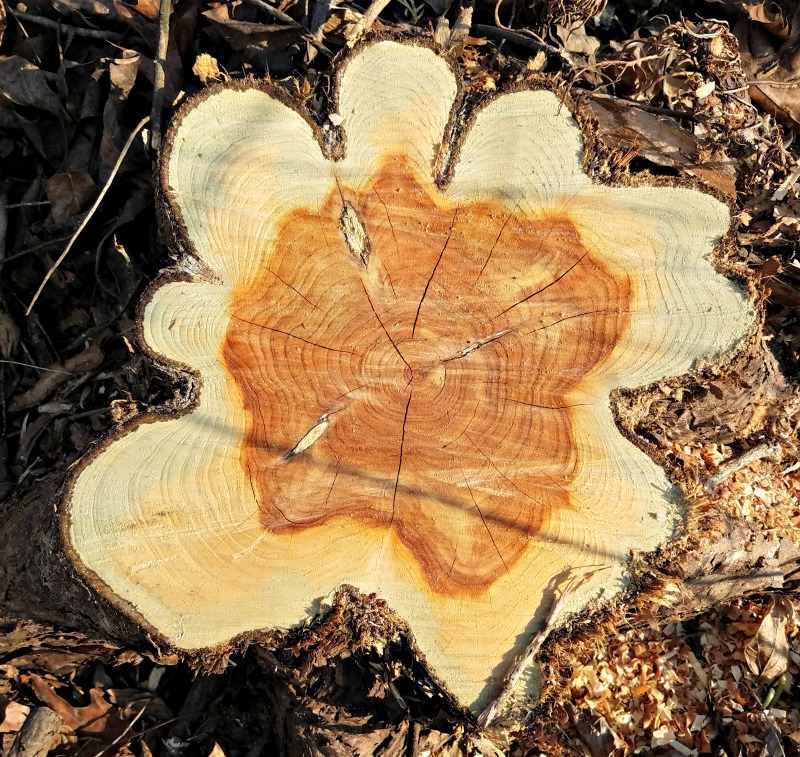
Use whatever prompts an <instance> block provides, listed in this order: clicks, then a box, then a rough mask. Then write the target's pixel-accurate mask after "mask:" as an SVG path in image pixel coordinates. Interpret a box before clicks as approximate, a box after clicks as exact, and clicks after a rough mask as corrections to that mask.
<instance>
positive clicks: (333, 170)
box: [63, 39, 757, 707]
mask: <svg viewBox="0 0 800 757" xmlns="http://www.w3.org/2000/svg"><path fill="white" fill-rule="evenodd" d="M460 102H461V92H460V87H459V74H458V71H456V70H455V69H454V67H453V66H452V65H451V64H450V63H449V62H447V61H446V60H445V59H444V58H442V57H440V56H439V55H437V54H436V52H435V51H434V50H433V49H431V48H429V47H428V46H426V45H424V44H412V43H408V42H406V43H400V42H396V41H391V40H385V39H384V40H378V41H372V42H370V43H367V44H365V45H362V46H360V47H358V48H357V49H356V51H355V52H354V53H353V54H351V56H350V57H349V58H348V59H346V60H345V61H344V62H343V63H342V64H340V66H339V70H338V78H337V87H336V92H335V96H334V101H333V106H332V107H333V108H334V109H335V112H333V113H332V114H331V116H330V119H329V120H328V121H326V123H325V124H324V126H323V127H322V129H319V128H317V127H316V126H315V125H314V124H313V121H312V119H311V118H310V117H309V116H308V115H306V114H305V113H304V112H303V111H302V110H301V109H300V108H299V106H296V105H293V104H291V103H290V102H289V101H288V100H287V98H286V97H285V96H283V95H280V94H279V93H278V91H277V90H276V89H273V88H272V87H270V86H268V85H263V84H257V83H241V82H240V83H230V84H228V85H227V86H222V87H216V88H212V89H210V90H207V91H206V92H204V93H202V94H201V95H200V96H199V97H197V98H195V99H194V100H192V101H190V102H189V103H188V104H187V105H186V106H185V107H184V108H183V109H182V111H181V113H180V114H179V116H178V118H177V119H176V122H175V124H174V125H173V127H172V129H171V131H170V133H169V134H168V137H167V146H166V148H165V151H164V155H163V158H162V174H161V177H162V190H163V193H164V196H165V198H166V201H167V205H168V214H169V216H170V217H171V219H170V222H171V223H172V224H173V225H174V227H175V228H176V229H177V236H178V245H179V249H180V251H181V252H182V253H184V258H183V259H182V261H181V263H180V265H179V267H178V269H177V270H175V271H173V272H171V273H169V274H167V275H166V276H165V277H164V278H163V279H162V280H161V281H159V282H157V283H156V284H155V285H154V286H153V288H152V289H151V290H150V292H149V294H148V296H147V299H146V305H145V306H144V307H143V310H142V319H141V338H142V342H143V345H144V346H145V348H146V349H148V350H149V351H150V352H151V354H153V355H154V356H155V357H156V358H157V359H158V360H160V361H161V362H162V363H164V364H165V365H167V366H169V367H170V368H171V369H172V370H175V369H182V370H187V371H190V372H191V373H192V374H193V375H194V376H195V391H194V401H193V403H192V404H191V405H190V406H189V407H188V408H184V409H182V410H181V411H179V412H176V413H175V417H172V418H168V419H165V418H164V417H163V414H162V415H161V416H150V417H148V418H147V419H146V422H142V421H138V422H135V423H133V424H131V425H129V426H127V427H125V428H123V429H121V430H120V431H119V432H118V433H116V434H115V435H114V436H113V437H112V438H111V439H110V440H108V441H107V442H106V443H105V444H103V445H101V446H100V447H99V448H98V449H97V450H96V451H95V452H94V453H93V454H92V455H91V456H90V457H88V458H87V459H86V460H85V461H84V462H83V463H82V464H81V465H80V466H79V467H78V468H77V470H76V472H75V473H74V474H73V477H72V479H71V481H70V483H69V486H68V489H67V493H66V495H65V501H64V507H63V524H64V533H65V537H66V539H65V540H66V542H67V544H68V547H69V551H70V554H71V556H72V558H73V560H74V561H75V562H76V564H77V565H78V567H79V569H80V570H81V571H82V572H83V573H84V575H86V576H87V577H88V578H89V579H90V580H91V581H92V582H93V584H94V585H95V587H96V588H97V589H98V590H100V591H101V592H103V593H104V594H105V595H106V596H107V597H108V598H110V599H111V600H112V601H113V602H114V603H115V604H116V605H117V606H118V607H120V608H121V609H123V610H124V611H125V612H127V613H128V614H129V615H131V616H133V617H134V618H135V619H136V620H137V621H138V622H140V623H141V624H142V625H144V626H145V627H146V628H148V629H149V630H150V631H151V632H154V633H156V634H157V636H158V637H159V638H160V639H161V640H162V641H165V642H167V643H169V644H170V645H172V646H174V647H176V648H179V649H186V650H195V649H201V648H206V647H224V646H225V645H226V644H227V643H228V642H229V640H230V639H232V638H233V637H235V636H237V635H239V634H243V633H248V632H252V631H254V630H257V629H281V628H286V627H290V626H293V625H295V624H297V623H300V622H302V621H303V620H304V619H305V618H306V617H307V616H308V614H309V613H313V612H314V611H315V610H316V609H317V608H318V607H319V602H320V600H321V599H323V598H324V597H326V596H328V595H329V594H330V593H331V592H332V591H333V590H334V589H335V588H336V587H337V586H340V585H341V584H351V585H353V586H355V587H357V588H358V589H359V590H361V591H363V592H375V593H376V594H378V595H379V596H380V597H382V598H384V599H386V600H387V601H388V603H389V605H390V606H391V607H392V608H393V609H394V610H395V611H396V612H397V613H398V614H399V616H400V617H401V618H403V619H404V620H405V621H406V622H407V623H408V625H409V627H410V628H411V630H412V631H413V633H414V635H415V638H416V642H417V644H418V647H419V650H420V651H421V652H422V653H423V654H424V655H425V657H426V658H427V660H428V663H429V664H430V666H431V667H432V669H433V670H434V671H435V673H436V674H437V675H438V677H439V679H440V680H441V681H442V682H443V683H444V684H445V685H446V687H447V688H449V690H450V691H451V692H452V693H453V694H455V695H456V697H457V698H458V699H459V700H460V701H461V702H462V703H464V704H466V705H471V706H473V707H480V706H481V705H482V704H483V703H485V701H486V700H487V699H488V698H490V697H491V696H492V695H493V694H494V693H495V692H496V690H497V687H498V686H499V683H500V681H501V679H502V677H503V675H504V674H505V672H506V671H507V669H508V667H509V665H510V663H511V661H512V660H513V658H514V656H515V655H516V654H518V653H519V652H520V651H521V650H522V649H524V647H525V645H526V644H527V643H528V641H529V639H530V637H531V635H532V634H533V632H534V631H535V630H536V628H537V624H540V623H541V622H542V620H543V618H544V616H545V615H546V614H547V611H548V609H549V606H550V603H551V601H552V596H553V589H554V587H556V586H557V584H558V582H559V581H561V580H563V579H564V577H565V576H567V575H570V574H572V575H576V574H577V575H579V574H580V573H581V572H585V571H593V570H595V569H596V568H598V567H605V568H606V569H605V570H601V571H597V572H596V573H595V574H594V576H593V577H592V579H591V580H589V581H588V582H587V583H586V584H585V585H584V586H583V587H582V588H581V590H580V592H578V593H577V594H576V595H575V596H574V597H573V598H572V601H571V604H570V609H571V610H577V609H580V608H581V607H583V606H585V605H586V603H587V602H588V601H590V600H591V599H593V598H595V597H598V596H601V595H602V596H603V597H609V596H611V595H613V594H614V593H615V592H616V591H618V590H619V589H620V587H621V586H622V583H623V579H624V569H625V565H626V562H627V560H628V556H629V553H630V550H650V549H653V548H655V547H656V546H658V545H659V544H662V543H664V542H665V541H666V540H667V539H668V538H669V537H670V535H671V534H672V533H673V531H674V528H675V526H676V524H677V523H678V522H679V519H680V516H681V513H682V504H681V502H682V498H681V494H680V491H679V490H678V489H677V487H675V486H674V485H673V484H671V483H670V481H669V480H668V478H667V476H666V474H665V472H664V470H663V469H662V468H661V467H659V465H657V464H656V462H654V461H653V460H652V459H651V458H650V457H648V456H647V455H646V454H645V453H644V452H642V451H641V450H640V449H639V448H637V447H636V446H635V445H634V444H633V443H631V442H630V441H629V440H628V439H626V438H625V437H624V436H623V435H622V434H621V433H620V431H619V430H618V428H617V426H616V424H615V418H614V415H613V413H612V410H611V403H610V399H609V396H610V393H611V392H612V391H614V390H615V389H617V388H622V387H627V388H634V387H639V386H642V385H646V384H649V383H651V382H655V381H660V380H662V379H665V378H667V377H673V376H677V375H680V374H683V373H685V372H687V371H691V370H694V369H696V368H698V366H699V365H701V364H702V363H703V362H704V361H709V360H711V361H718V360H720V359H721V358H722V357H723V356H724V355H725V354H726V353H728V352H729V351H730V350H732V349H734V348H735V347H736V346H737V345H738V344H741V343H742V340H743V339H744V338H745V337H746V336H747V335H749V334H751V333H752V331H753V329H754V327H755V325H756V321H757V317H756V310H755V308H754V307H753V306H752V304H751V302H750V299H749V297H748V296H747V295H746V294H745V292H744V291H743V290H741V289H740V288H739V287H737V286H736V285H735V284H734V283H732V282H731V281H730V280H729V279H727V278H726V277H725V276H723V275H722V274H721V273H719V272H717V270H715V267H714V266H713V265H712V256H713V253H714V249H715V246H716V245H718V244H719V243H720V241H721V240H722V239H723V238H724V237H725V235H726V234H727V232H728V228H729V225H730V214H729V210H728V207H727V206H726V205H724V204H723V203H721V202H720V201H718V200H716V199H715V198H714V197H712V196H711V195H709V194H705V193H703V192H700V191H698V190H696V189H690V188H685V187H677V186H667V185H660V186H613V187H612V186H607V185H604V184H600V183H598V182H597V181H596V180H593V179H592V178H591V177H590V176H588V175H587V173H586V172H585V170H584V166H583V159H584V141H583V137H582V134H581V129H580V127H579V125H578V123H577V121H576V120H575V118H574V117H573V115H572V114H571V113H570V110H569V109H568V108H567V107H566V106H565V105H564V104H562V103H561V101H560V98H559V97H557V96H556V95H555V94H553V93H552V92H550V91H548V90H546V89H520V90H517V91H513V92H509V93H505V94H502V95H500V96H498V97H495V98H493V99H490V100H489V101H488V102H486V103H484V104H482V105H481V106H480V107H479V108H478V109H477V110H476V112H475V113H474V114H473V115H472V116H471V117H470V118H469V120H467V122H466V123H465V124H464V123H462V122H461V121H460V119H459V117H458V114H459V109H458V105H459V104H460ZM321 145H323V146H321Z"/></svg>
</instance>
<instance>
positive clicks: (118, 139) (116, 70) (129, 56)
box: [100, 50, 142, 166]
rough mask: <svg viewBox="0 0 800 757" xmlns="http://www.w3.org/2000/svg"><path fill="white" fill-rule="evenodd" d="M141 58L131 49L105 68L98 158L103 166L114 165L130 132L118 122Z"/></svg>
mask: <svg viewBox="0 0 800 757" xmlns="http://www.w3.org/2000/svg"><path fill="white" fill-rule="evenodd" d="M141 57H142V56H141V55H140V54H139V53H137V52H134V51H133V50H124V51H123V53H122V57H121V58H117V59H116V60H114V61H112V62H111V63H110V64H109V66H108V75H109V79H110V84H111V86H110V87H109V90H108V99H107V100H106V104H105V107H104V108H103V138H102V140H101V142H100V157H101V158H102V159H103V162H104V163H105V164H106V165H107V166H113V165H114V163H116V161H117V158H118V157H119V153H120V151H121V150H122V146H123V145H124V144H125V142H126V140H127V139H128V136H129V135H130V130H129V129H126V128H124V127H123V125H122V124H121V123H120V117H121V115H122V111H123V109H124V107H125V104H126V103H127V101H128V95H129V94H130V92H131V90H132V89H133V85H134V82H135V81H136V76H137V74H138V72H139V62H140V58H141Z"/></svg>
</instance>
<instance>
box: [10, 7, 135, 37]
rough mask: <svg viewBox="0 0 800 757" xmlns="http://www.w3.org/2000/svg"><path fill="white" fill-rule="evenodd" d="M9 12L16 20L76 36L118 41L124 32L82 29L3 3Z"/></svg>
mask: <svg viewBox="0 0 800 757" xmlns="http://www.w3.org/2000/svg"><path fill="white" fill-rule="evenodd" d="M5 6H6V8H7V9H8V11H9V13H11V15H12V16H13V17H14V18H16V19H17V20H18V21H28V22H29V23H31V24H35V25H36V26H41V27H44V28H45V29H54V30H55V31H65V32H69V33H70V34H74V35H75V36H76V37H88V38H89V39H102V40H104V41H106V42H116V43H120V42H122V40H123V37H124V36H125V35H124V34H118V33H117V32H107V31H103V30H102V29H84V28H82V27H80V26H72V25H71V24H63V23H61V21H54V20H53V19H52V18H45V17H44V16H37V15H36V14H34V13H27V12H26V11H18V10H17V9H16V8H12V7H11V5H10V4H8V3H5Z"/></svg>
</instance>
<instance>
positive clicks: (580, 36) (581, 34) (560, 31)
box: [556, 23, 600, 61]
mask: <svg viewBox="0 0 800 757" xmlns="http://www.w3.org/2000/svg"><path fill="white" fill-rule="evenodd" d="M556 34H557V35H558V38H559V39H560V40H561V42H562V44H563V45H564V49H565V50H566V51H567V52H569V53H580V54H581V55H585V56H586V58H587V59H588V60H589V61H592V60H594V54H595V53H596V52H597V50H598V48H599V47H600V40H599V39H597V37H592V36H590V35H588V34H587V33H586V26H585V25H584V24H581V23H578V24H574V25H573V26H571V27H564V26H559V25H556Z"/></svg>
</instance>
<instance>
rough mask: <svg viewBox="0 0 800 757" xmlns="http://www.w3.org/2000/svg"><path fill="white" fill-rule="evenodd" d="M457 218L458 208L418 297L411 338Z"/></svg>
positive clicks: (454, 212)
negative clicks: (426, 281)
mask: <svg viewBox="0 0 800 757" xmlns="http://www.w3.org/2000/svg"><path fill="white" fill-rule="evenodd" d="M457 217H458V208H456V209H455V210H454V211H453V220H452V222H451V223H450V231H448V232H447V239H446V240H445V242H444V247H442V251H441V252H440V253H439V258H438V259H437V261H436V265H435V266H433V270H432V271H431V275H430V278H429V279H428V283H427V284H425V289H423V290H422V297H420V300H419V305H417V314H416V315H415V316H414V324H413V325H412V326H411V336H412V337H413V336H414V333H415V332H416V330H417V321H418V320H419V312H420V310H422V303H423V302H424V301H425V295H427V294H428V287H430V285H431V282H432V281H433V277H434V276H435V275H436V269H437V268H438V267H439V263H441V262H442V258H443V257H444V252H445V250H446V249H447V245H449V244H450V238H451V237H452V236H453V229H454V228H455V226H456V218H457Z"/></svg>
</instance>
